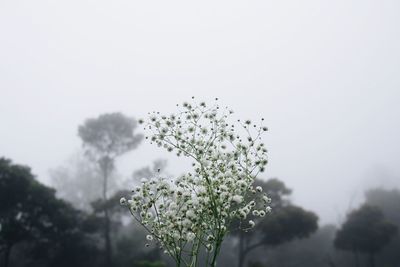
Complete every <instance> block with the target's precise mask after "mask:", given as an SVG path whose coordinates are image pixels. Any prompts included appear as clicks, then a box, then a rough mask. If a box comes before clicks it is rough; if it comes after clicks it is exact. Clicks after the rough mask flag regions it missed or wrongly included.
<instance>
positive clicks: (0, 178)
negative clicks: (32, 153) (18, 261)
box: [0, 158, 94, 267]
mask: <svg viewBox="0 0 400 267" xmlns="http://www.w3.org/2000/svg"><path fill="white" fill-rule="evenodd" d="M83 224H84V216H83V214H81V213H80V212H78V211H77V210H75V209H73V208H72V206H70V205H69V204H68V203H66V202H64V201H62V200H59V199H57V198H56V197H55V191H54V190H53V189H51V188H48V187H46V186H44V185H42V184H41V183H39V182H38V181H36V180H35V179H34V176H33V175H32V173H31V171H30V169H29V168H28V167H25V166H21V165H16V164H13V163H12V162H11V160H8V159H5V158H0V252H1V253H2V254H3V256H2V258H3V259H2V266H5V267H7V266H8V265H9V260H10V255H11V252H12V249H13V248H14V247H15V246H16V245H18V244H21V243H25V244H27V245H28V246H27V247H30V248H31V249H30V253H31V255H32V257H33V258H34V259H42V260H44V261H45V262H46V263H47V264H48V265H45V264H42V266H72V265H74V266H85V264H86V263H87V261H86V260H85V259H84V255H85V254H82V253H85V252H90V253H92V252H94V248H93V250H92V247H91V246H90V245H88V244H87V243H86V236H85V233H84V232H82V229H83V228H84V227H83ZM78 252H79V253H78ZM25 257H26V255H25Z"/></svg>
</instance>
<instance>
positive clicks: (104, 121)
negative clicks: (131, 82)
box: [78, 113, 143, 267]
mask: <svg viewBox="0 0 400 267" xmlns="http://www.w3.org/2000/svg"><path fill="white" fill-rule="evenodd" d="M136 127H137V122H136V120H134V119H133V118H129V117H126V116H124V115H123V114H121V113H109V114H103V115H100V116H99V117H97V118H92V119H87V120H86V121H85V123H84V124H83V125H81V126H79V129H78V134H79V136H80V138H81V139H82V142H83V146H84V149H85V152H86V155H87V156H88V157H89V158H90V159H91V160H93V161H94V162H96V163H97V165H98V168H99V170H100V172H101V175H102V178H103V179H102V201H104V202H106V201H107V199H108V193H109V182H110V181H109V178H110V175H111V173H112V172H113V171H114V170H115V160H116V159H117V158H118V157H119V156H121V155H123V154H125V153H127V152H129V151H131V150H133V149H135V148H136V147H137V146H138V145H139V143H140V142H141V140H142V139H143V136H142V135H141V134H134V130H135V129H136ZM103 206H104V211H103V212H104V240H105V265H106V266H107V267H109V266H112V262H111V259H112V248H111V239H110V229H111V228H110V214H109V210H108V205H103Z"/></svg>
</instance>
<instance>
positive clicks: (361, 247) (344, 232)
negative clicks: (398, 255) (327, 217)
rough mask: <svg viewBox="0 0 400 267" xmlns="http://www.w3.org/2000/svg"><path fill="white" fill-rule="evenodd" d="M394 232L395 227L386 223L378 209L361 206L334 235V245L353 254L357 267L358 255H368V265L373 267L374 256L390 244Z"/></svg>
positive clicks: (395, 230)
mask: <svg viewBox="0 0 400 267" xmlns="http://www.w3.org/2000/svg"><path fill="white" fill-rule="evenodd" d="M396 232H397V227H396V225H394V224H392V223H390V222H388V221H386V220H385V217H384V215H383V213H382V211H381V210H380V209H379V208H377V207H374V206H369V205H363V206H361V207H360V208H359V209H357V210H355V211H353V212H351V213H350V214H348V216H347V219H346V222H345V223H344V224H343V225H342V228H341V229H340V230H339V231H338V232H337V233H336V237H335V240H334V245H335V247H336V248H338V249H342V250H348V251H351V252H353V253H354V256H355V262H356V266H359V258H358V255H359V253H360V252H361V253H366V254H368V256H369V264H370V266H371V267H374V266H375V254H376V253H378V252H379V251H380V250H381V249H382V248H383V247H384V246H386V245H387V244H388V243H389V242H390V240H391V239H392V238H393V236H394V235H395V233H396Z"/></svg>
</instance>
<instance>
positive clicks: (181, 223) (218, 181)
mask: <svg viewBox="0 0 400 267" xmlns="http://www.w3.org/2000/svg"><path fill="white" fill-rule="evenodd" d="M183 108H184V110H183V111H182V112H180V113H178V114H174V115H170V116H164V115H160V114H159V113H153V114H150V115H151V117H150V121H149V122H148V123H147V124H146V129H149V130H150V131H151V132H152V134H151V136H150V137H148V138H149V139H150V140H151V142H152V143H156V144H157V145H158V146H161V147H164V148H165V149H167V150H168V151H171V152H172V151H175V152H176V153H177V155H178V156H180V155H183V156H187V157H190V158H191V159H192V160H193V170H194V171H193V172H189V173H187V174H185V175H182V176H180V177H178V178H177V179H175V180H174V181H169V180H166V179H164V178H161V177H157V178H150V179H146V178H143V179H142V180H141V185H140V186H138V187H137V188H135V189H134V190H133V195H132V198H131V199H129V200H126V199H124V198H123V199H121V204H122V205H125V206H127V207H128V208H129V210H130V211H131V213H132V215H133V216H134V218H135V219H136V220H137V221H138V222H139V223H141V224H142V225H143V226H144V227H145V228H146V230H148V231H149V235H148V236H147V239H148V240H149V241H152V240H153V238H154V239H155V240H157V241H158V242H159V245H160V246H161V247H163V248H164V250H165V253H167V254H169V255H170V256H172V257H173V258H174V259H175V260H176V262H177V265H180V264H184V263H188V261H190V262H191V264H193V263H194V266H196V263H197V254H198V252H199V250H200V249H201V248H202V247H203V248H205V249H206V251H208V253H211V254H212V256H211V258H210V260H209V262H207V264H208V263H210V265H212V266H214V265H215V261H216V257H217V256H218V253H219V249H220V246H221V243H222V240H223V238H224V236H225V235H226V233H227V232H228V230H229V227H230V225H231V223H232V221H233V220H235V219H239V220H246V218H247V220H248V216H249V214H251V215H253V216H258V217H264V216H265V215H266V213H268V212H269V211H270V209H271V208H270V207H269V205H268V204H269V203H270V201H271V200H270V198H269V197H268V196H267V195H266V194H265V193H262V188H261V187H256V188H254V187H253V182H254V179H255V177H256V175H257V174H258V173H259V172H262V171H264V168H265V165H266V164H267V157H266V156H267V155H266V153H267V150H266V149H265V147H264V144H263V143H262V142H261V138H260V136H261V133H262V132H263V131H266V130H267V129H266V128H265V127H262V126H257V125H254V124H252V122H251V121H245V122H243V123H242V122H241V121H238V122H239V123H238V124H239V125H240V129H236V128H235V126H234V125H230V124H228V122H227V121H228V116H229V115H230V114H232V112H231V111H228V110H227V109H225V111H223V112H222V114H220V113H221V109H220V107H219V106H218V105H215V106H213V107H210V108H209V107H208V106H207V105H206V104H205V103H203V102H202V103H200V104H198V105H197V104H189V103H184V104H183ZM142 123H143V121H142ZM240 131H242V132H243V133H245V134H246V138H245V139H242V138H241V136H240ZM257 201H258V204H257V203H256V202H257ZM241 225H244V226H245V227H244V228H245V229H249V228H252V227H254V226H255V223H254V221H253V220H248V221H247V223H244V224H241ZM213 264H214V265H213ZM187 265H188V264H187Z"/></svg>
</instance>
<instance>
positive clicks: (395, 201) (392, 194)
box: [365, 188, 400, 266]
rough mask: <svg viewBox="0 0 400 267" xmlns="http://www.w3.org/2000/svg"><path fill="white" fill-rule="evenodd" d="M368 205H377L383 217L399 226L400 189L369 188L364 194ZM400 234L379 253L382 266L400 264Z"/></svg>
mask: <svg viewBox="0 0 400 267" xmlns="http://www.w3.org/2000/svg"><path fill="white" fill-rule="evenodd" d="M365 202H366V203H367V204H368V205H372V206H376V207H379V208H380V209H381V210H382V212H383V214H384V215H385V218H386V219H387V220H388V221H390V222H392V223H394V224H396V225H397V227H398V228H399V227H400V204H399V203H400V190H399V189H383V188H375V189H370V190H368V191H367V192H366V194H365ZM399 251H400V236H399V235H396V236H395V237H394V238H393V240H392V241H391V242H390V243H389V244H388V245H387V246H385V248H384V249H383V250H382V251H381V252H380V253H379V261H380V264H381V265H382V266H400V253H398V252H399Z"/></svg>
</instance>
